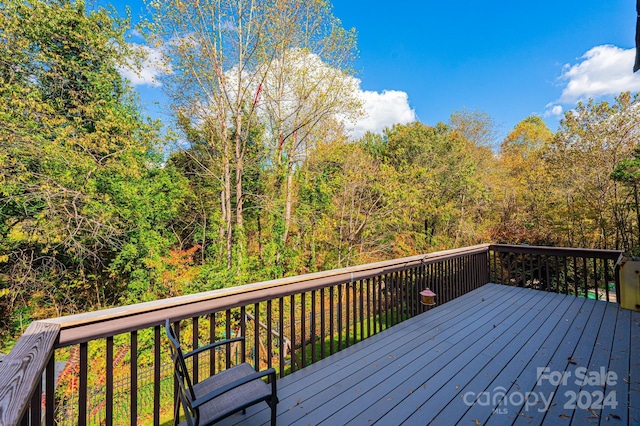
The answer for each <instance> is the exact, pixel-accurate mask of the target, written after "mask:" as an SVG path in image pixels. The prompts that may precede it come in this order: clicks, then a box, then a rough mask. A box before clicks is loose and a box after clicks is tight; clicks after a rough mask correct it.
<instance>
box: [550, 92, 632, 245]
mask: <svg viewBox="0 0 640 426" xmlns="http://www.w3.org/2000/svg"><path fill="white" fill-rule="evenodd" d="M639 104H640V96H639V95H635V96H632V95H631V94H630V93H622V94H620V95H619V96H617V97H616V98H615V102H614V103H609V102H607V101H602V102H594V101H593V100H589V102H587V103H586V104H584V103H579V104H578V106H577V107H576V108H575V110H574V111H570V112H567V113H566V114H565V116H564V119H563V120H562V121H561V123H560V129H559V131H558V133H557V135H556V138H555V139H554V141H553V144H552V145H551V149H550V152H549V157H548V158H549V162H550V164H551V173H552V174H553V178H554V182H555V184H556V185H557V186H556V188H557V191H558V195H559V196H560V197H561V199H562V204H561V205H560V206H559V212H558V213H556V217H558V218H562V222H560V223H558V225H557V227H556V229H557V230H558V231H561V233H562V235H563V239H564V241H563V243H564V244H568V245H570V246H580V247H598V248H611V249H629V248H630V247H629V244H630V243H631V241H630V240H629V238H628V235H629V234H628V232H627V230H628V229H629V220H630V217H629V213H630V211H629V209H628V208H627V207H626V206H625V198H626V195H627V194H625V191H621V182H620V181H616V180H614V179H611V176H612V173H614V171H615V169H616V166H617V165H618V164H619V163H620V162H621V161H622V160H623V159H624V158H631V157H632V152H633V149H634V147H635V146H636V145H637V141H638V139H639V137H640V114H639V113H638V105H639Z"/></svg>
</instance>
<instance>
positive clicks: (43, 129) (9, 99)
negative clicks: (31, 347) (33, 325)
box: [0, 0, 186, 332]
mask: <svg viewBox="0 0 640 426" xmlns="http://www.w3.org/2000/svg"><path fill="white" fill-rule="evenodd" d="M0 20H1V26H2V28H3V31H2V33H1V37H2V38H3V39H5V41H7V40H8V41H10V43H4V42H3V43H0V62H2V63H3V64H8V66H7V67H3V68H2V80H0V122H2V125H1V126H0V139H2V140H3V141H6V143H4V142H3V144H2V146H1V147H0V166H1V167H0V182H2V185H0V186H1V188H2V189H0V191H1V192H0V199H1V201H2V209H1V210H0V289H1V290H2V291H3V293H4V292H5V291H7V290H9V291H10V294H11V295H12V296H11V297H6V296H5V297H3V298H2V301H1V302H0V306H2V309H3V310H7V311H9V312H14V314H15V313H18V312H22V314H20V316H21V320H22V321H24V322H25V323H27V322H28V321H30V320H31V319H35V318H42V317H48V316H58V315H60V314H63V313H71V312H77V311H84V310H90V309H95V308H99V307H104V306H110V305H112V304H113V303H115V302H116V301H118V300H120V299H121V298H122V297H123V294H122V292H123V291H124V290H125V289H126V288H127V284H125V283H124V282H123V280H128V279H129V277H131V276H136V277H141V276H143V275H147V276H152V275H153V272H152V269H153V268H154V265H152V264H150V262H149V260H151V259H155V258H157V256H160V255H162V254H163V253H164V252H167V251H168V248H169V247H170V246H171V245H172V244H173V243H174V239H173V237H172V236H171V232H170V229H169V228H168V226H169V221H170V220H171V219H172V218H174V217H175V216H176V215H177V214H178V213H179V210H180V207H181V203H180V198H181V196H182V195H181V193H182V191H184V190H186V187H185V186H184V184H183V181H181V180H180V179H179V178H178V177H177V176H176V174H175V173H173V172H172V171H171V170H170V169H167V168H162V165H161V157H159V156H158V155H157V154H156V149H157V148H159V142H161V137H160V134H159V128H158V124H157V123H153V122H148V121H146V120H144V119H143V118H142V117H141V115H140V112H139V110H138V106H137V105H136V102H135V99H134V97H133V95H132V92H131V89H130V88H128V87H127V86H126V84H125V83H124V81H123V79H122V77H121V76H120V74H119V72H118V67H119V66H120V65H121V64H123V63H125V62H127V58H128V52H127V47H126V43H125V41H124V37H123V35H124V31H125V30H126V28H127V25H128V23H127V21H125V20H120V19H116V18H113V17H112V16H111V15H110V13H109V12H107V11H106V10H104V9H97V10H94V11H91V12H88V11H87V10H86V8H85V5H84V2H82V1H77V2H73V3H72V2H48V1H38V0H36V1H31V2H19V1H9V2H6V3H5V6H4V7H3V8H2V10H0ZM134 257H135V259H133V258H134ZM119 268H120V269H119ZM114 271H115V273H114ZM139 281H140V278H139V279H138V280H137V281H136V282H139ZM132 285H133V286H135V285H136V283H133V284H132ZM134 293H135V292H134ZM127 298H128V299H129V300H137V299H135V298H133V297H127ZM20 306H29V307H31V309H29V310H28V311H25V310H21V309H20V308H19V307H20ZM2 318H3V320H2V321H4V322H3V324H1V326H2V330H3V331H4V332H6V331H9V330H10V329H11V328H14V327H15V325H16V323H12V322H11V321H14V320H13V318H15V316H12V315H7V316H4V315H3V316H2Z"/></svg>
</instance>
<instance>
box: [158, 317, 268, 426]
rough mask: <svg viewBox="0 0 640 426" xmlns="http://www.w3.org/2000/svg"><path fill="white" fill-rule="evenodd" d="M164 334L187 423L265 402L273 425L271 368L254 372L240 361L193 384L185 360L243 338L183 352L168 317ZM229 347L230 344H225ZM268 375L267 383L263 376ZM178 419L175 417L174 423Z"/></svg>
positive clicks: (198, 425) (198, 424)
mask: <svg viewBox="0 0 640 426" xmlns="http://www.w3.org/2000/svg"><path fill="white" fill-rule="evenodd" d="M165 328H166V331H167V336H168V337H169V342H170V343H171V359H172V360H173V364H174V367H175V374H176V379H177V381H178V384H179V390H178V392H179V394H180V400H181V402H182V406H183V407H184V411H185V417H186V424H187V425H188V426H206V425H212V424H214V423H216V422H218V421H220V420H222V419H224V418H226V417H228V416H230V415H232V414H234V413H237V412H238V411H242V412H243V414H245V413H246V409H247V407H250V406H252V405H254V404H257V403H259V402H262V401H265V402H266V403H267V404H268V405H269V407H270V408H271V424H272V425H275V424H276V405H277V404H278V396H277V392H276V371H275V370H274V369H273V368H269V369H267V370H263V371H260V372H256V371H255V370H254V369H253V368H252V367H251V366H250V365H249V364H247V363H246V362H245V363H242V364H239V365H236V366H234V367H231V368H228V369H226V370H224V371H221V372H219V373H217V374H214V375H213V376H211V377H209V378H207V379H205V380H203V381H201V382H199V383H196V384H193V383H192V381H191V377H190V376H189V370H188V369H187V365H186V363H185V359H187V358H189V357H192V356H195V355H198V354H199V353H201V352H204V351H208V350H211V349H213V348H216V347H218V346H222V345H230V344H231V343H233V342H240V341H243V340H244V337H236V338H233V339H228V340H223V341H220V342H215V343H212V344H210V345H207V346H203V347H201V348H197V349H195V350H193V351H191V352H187V353H184V354H183V352H182V349H181V348H180V343H179V341H178V339H177V337H176V333H175V330H174V329H173V327H172V326H171V323H170V321H169V320H168V319H167V320H166V323H165ZM228 348H230V346H228ZM263 377H269V382H270V384H271V385H270V386H269V385H268V384H266V383H265V382H264V381H263V380H262V378H263ZM177 421H178V419H176V423H177Z"/></svg>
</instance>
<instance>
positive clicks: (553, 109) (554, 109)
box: [544, 103, 564, 117]
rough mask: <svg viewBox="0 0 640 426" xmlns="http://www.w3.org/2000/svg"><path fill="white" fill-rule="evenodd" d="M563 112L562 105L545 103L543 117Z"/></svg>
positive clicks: (555, 115)
mask: <svg viewBox="0 0 640 426" xmlns="http://www.w3.org/2000/svg"><path fill="white" fill-rule="evenodd" d="M563 112H564V108H562V105H554V104H553V103H550V104H547V110H546V111H545V112H544V116H545V117H559V116H561V115H562V113H563Z"/></svg>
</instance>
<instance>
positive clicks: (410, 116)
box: [349, 90, 416, 139]
mask: <svg viewBox="0 0 640 426" xmlns="http://www.w3.org/2000/svg"><path fill="white" fill-rule="evenodd" d="M360 97H361V99H362V100H363V107H364V110H365V116H364V117H363V118H361V119H360V120H358V122H357V123H356V124H355V126H353V127H352V128H350V129H349V130H350V132H351V136H352V137H353V138H355V139H357V138H360V137H362V136H363V135H364V134H365V133H367V132H373V133H380V132H382V130H384V129H385V128H387V127H390V126H392V125H394V124H405V123H409V122H412V121H415V120H416V113H415V111H414V110H413V109H411V107H410V106H409V95H407V93H406V92H402V91H398V90H383V91H382V93H379V92H373V91H368V90H366V91H363V92H360Z"/></svg>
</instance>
